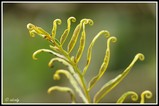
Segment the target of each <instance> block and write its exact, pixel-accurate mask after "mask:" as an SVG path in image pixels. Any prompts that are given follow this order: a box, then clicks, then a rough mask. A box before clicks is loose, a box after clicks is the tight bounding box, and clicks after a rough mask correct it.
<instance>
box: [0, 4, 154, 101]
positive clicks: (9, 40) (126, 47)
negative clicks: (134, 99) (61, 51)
mask: <svg viewBox="0 0 159 106" xmlns="http://www.w3.org/2000/svg"><path fill="white" fill-rule="evenodd" d="M70 16H74V17H76V19H77V21H76V23H73V24H72V27H71V28H72V32H73V29H74V28H75V26H76V25H77V24H78V23H79V22H80V20H81V19H83V18H90V19H92V20H93V21H94V25H93V26H89V25H87V26H86V34H87V41H86V48H85V51H84V55H83V56H82V59H81V60H80V63H79V68H80V69H81V70H82V69H83V67H84V65H85V64H86V53H87V48H88V46H89V44H90V42H91V40H92V39H93V37H94V36H95V35H96V34H97V33H98V32H99V31H101V30H108V31H109V32H110V34H111V36H116V37H117V39H118V41H117V42H116V43H112V44H111V59H110V63H109V66H108V70H107V71H106V73H105V74H104V76H103V77H102V79H101V80H100V82H99V83H97V85H96V87H95V88H94V89H92V91H91V96H92V97H93V95H94V94H95V92H97V90H98V89H99V88H100V87H101V86H102V85H103V84H104V83H106V82H108V81H109V80H110V79H112V78H114V77H115V76H117V75H118V74H120V73H121V72H122V71H123V70H124V69H125V68H126V67H127V66H128V65H129V64H130V62H131V61H132V60H133V58H134V56H135V55H136V54H137V53H139V52H140V53H143V54H144V55H145V60H144V61H143V62H141V61H137V63H136V64H135V66H134V67H133V68H132V70H131V72H130V73H129V74H128V76H127V77H126V78H125V79H124V80H123V81H122V82H121V83H120V84H119V85H117V86H116V87H115V88H114V89H113V90H112V91H111V92H110V93H108V95H106V96H105V97H104V98H103V99H102V101H101V102H102V103H115V102H116V101H117V99H118V98H119V97H120V96H121V95H122V94H123V93H125V92H127V91H129V90H132V91H135V92H137V93H138V94H141V92H142V91H144V90H150V91H152V93H153V98H152V99H146V102H147V103H152V102H153V103H154V102H156V4H155V3H60V4H59V3H4V4H3V35H2V36H3V102H4V103H8V102H9V103H10V102H11V101H5V99H6V98H9V99H12V98H13V99H17V98H18V99H19V103H69V102H70V97H69V95H68V94H67V93H61V92H55V93H54V94H47V90H48V88H49V87H51V86H53V85H61V86H63V85H67V86H71V85H70V84H69V82H68V80H67V79H66V78H65V77H64V76H63V78H62V79H61V80H60V81H54V80H53V79H52V75H53V73H54V72H55V71H56V70H57V69H59V68H61V67H64V66H63V65H62V64H61V63H58V62H57V63H55V66H54V68H52V69H50V68H49V67H48V62H49V60H50V59H51V58H52V55H50V54H47V53H41V54H39V55H38V58H39V59H38V60H37V61H35V60H33V59H32V53H33V52H34V51H36V50H38V49H41V48H49V44H50V43H49V42H47V41H46V40H44V39H42V38H41V37H39V36H35V38H31V37H30V35H29V32H28V30H27V28H26V26H27V24H28V23H33V24H35V25H37V26H39V27H42V28H43V29H45V30H46V31H48V32H49V33H50V32H51V30H52V22H53V20H55V19H57V18H59V19H62V25H60V26H58V30H57V38H58V39H59V38H60V36H61V34H62V33H63V31H64V29H65V28H66V25H67V24H66V20H67V19H68V18H69V17H70ZM72 32H71V33H72ZM70 37H71V34H70V35H69V38H70ZM69 38H68V40H67V42H68V41H69ZM67 42H66V43H65V45H64V48H66V47H67V44H68V43H67ZM78 43H79V42H78ZM77 48H78V45H76V48H75V49H74V52H73V53H72V55H74V54H75V53H76V50H77ZM105 49H106V39H105V38H104V36H101V37H100V38H99V39H98V40H97V42H96V43H95V46H94V47H93V54H92V61H91V65H90V67H89V69H88V71H87V73H86V80H87V82H88V81H89V80H90V79H91V78H92V77H93V76H95V75H96V74H97V73H98V70H99V68H100V65H101V64H102V61H103V58H104V54H105ZM64 68H65V67H64ZM77 99H78V102H82V100H81V99H80V98H79V97H78V98H77ZM13 102H15V101H13ZM125 102H131V100H130V98H129V97H128V98H127V99H126V101H125ZM138 102H139V101H138Z"/></svg>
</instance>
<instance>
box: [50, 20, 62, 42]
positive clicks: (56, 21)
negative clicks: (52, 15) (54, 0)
mask: <svg viewBox="0 0 159 106" xmlns="http://www.w3.org/2000/svg"><path fill="white" fill-rule="evenodd" d="M61 23H62V21H61V20H60V19H56V20H54V22H53V28H52V38H53V39H55V36H56V30H57V24H58V25H60V24H61Z"/></svg>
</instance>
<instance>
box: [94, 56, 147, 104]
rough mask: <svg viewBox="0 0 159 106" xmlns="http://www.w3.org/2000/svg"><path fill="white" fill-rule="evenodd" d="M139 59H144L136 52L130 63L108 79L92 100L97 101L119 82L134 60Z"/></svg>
mask: <svg viewBox="0 0 159 106" xmlns="http://www.w3.org/2000/svg"><path fill="white" fill-rule="evenodd" d="M138 59H140V60H144V55H143V54H141V53H138V54H137V55H136V56H135V58H134V59H133V61H132V62H131V64H130V65H129V66H128V67H127V68H126V69H125V70H124V71H123V73H121V74H120V75H118V76H117V77H116V78H114V79H112V80H110V81H109V82H108V83H106V84H105V85H104V86H103V87H102V88H101V89H100V90H99V91H98V92H97V93H96V94H95V96H94V102H95V103H98V102H99V101H100V100H101V99H102V98H103V97H104V96H105V95H106V94H107V93H109V92H110V91H111V90H112V89H113V88H114V87H115V86H116V85H117V84H119V82H121V81H122V80H123V79H124V78H125V77H126V75H127V74H128V73H129V71H130V70H131V68H132V67H133V65H134V64H135V62H136V61H137V60H138Z"/></svg>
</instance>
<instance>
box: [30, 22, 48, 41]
mask: <svg viewBox="0 0 159 106" xmlns="http://www.w3.org/2000/svg"><path fill="white" fill-rule="evenodd" d="M27 28H28V30H29V33H30V35H31V36H32V37H34V36H35V34H37V35H40V36H41V37H42V38H45V39H47V40H51V36H50V34H49V33H47V32H46V31H45V30H43V29H42V28H41V27H37V26H35V25H33V24H31V23H29V24H27Z"/></svg>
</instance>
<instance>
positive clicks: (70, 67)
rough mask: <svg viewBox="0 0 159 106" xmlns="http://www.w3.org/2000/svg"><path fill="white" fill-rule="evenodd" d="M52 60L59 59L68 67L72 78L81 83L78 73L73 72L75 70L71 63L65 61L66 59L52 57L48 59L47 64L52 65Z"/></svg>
mask: <svg viewBox="0 0 159 106" xmlns="http://www.w3.org/2000/svg"><path fill="white" fill-rule="evenodd" d="M54 61H59V62H62V63H63V64H64V65H66V66H67V67H68V70H69V71H70V72H71V74H72V75H73V76H74V78H75V79H76V80H77V81H78V83H79V84H81V80H80V78H79V76H78V74H77V73H76V72H75V70H74V69H73V67H72V65H71V64H70V63H69V62H67V61H66V60H64V59H62V58H58V57H56V58H53V59H51V60H50V62H49V64H48V66H49V67H53V63H54Z"/></svg>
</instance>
